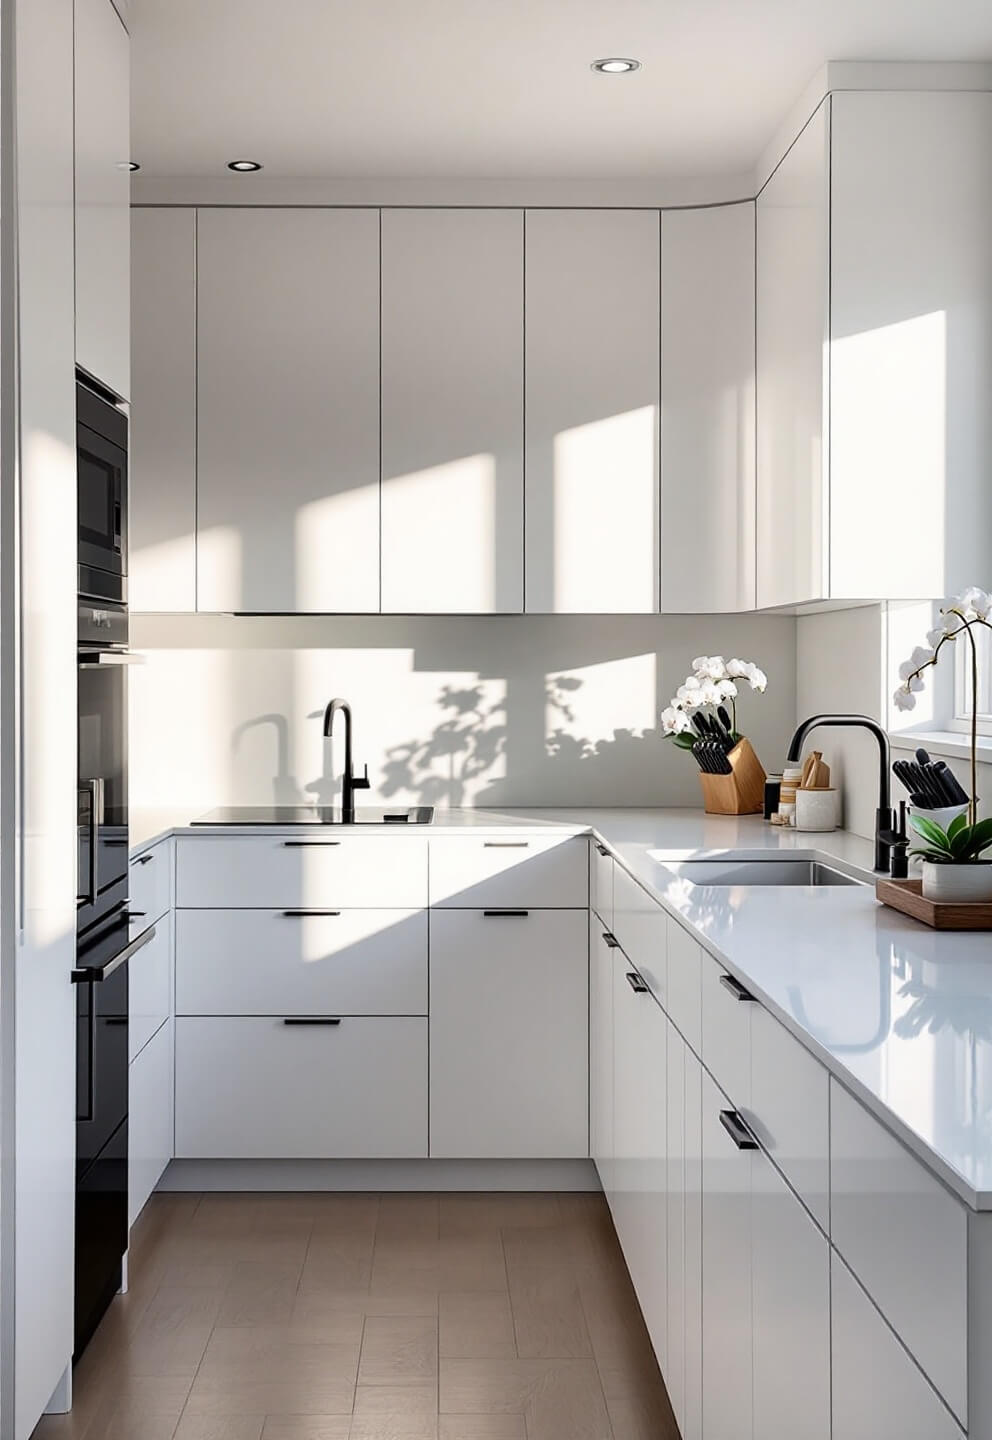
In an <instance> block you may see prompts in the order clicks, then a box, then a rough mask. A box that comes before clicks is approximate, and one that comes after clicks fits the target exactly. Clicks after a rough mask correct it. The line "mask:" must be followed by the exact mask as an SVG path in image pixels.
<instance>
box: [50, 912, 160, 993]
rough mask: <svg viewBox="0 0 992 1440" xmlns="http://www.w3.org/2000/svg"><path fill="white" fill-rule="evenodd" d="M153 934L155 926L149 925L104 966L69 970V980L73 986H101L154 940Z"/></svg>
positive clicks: (84, 966)
mask: <svg viewBox="0 0 992 1440" xmlns="http://www.w3.org/2000/svg"><path fill="white" fill-rule="evenodd" d="M124 918H125V920H126V919H127V917H126V916H125V917H124ZM155 934H156V931H155V926H154V925H149V927H148V929H147V930H145V931H143V932H142V933H141V934H140V935H139V936H138V938H137V939H136V940H132V941H131V943H130V945H125V947H124V949H123V950H120V951H119V952H118V953H117V954H116V955H115V956H114V957H113V959H112V960H108V961H107V963H106V965H89V966H87V965H83V966H80V967H79V969H77V970H70V972H69V979H70V980H71V981H72V983H73V985H99V984H102V982H103V981H104V980H109V979H110V977H111V975H113V974H114V972H115V971H117V970H119V969H120V968H121V966H122V965H124V964H126V963H127V961H128V960H131V959H133V958H134V956H135V955H137V953H138V951H139V950H142V949H144V947H145V946H146V945H148V944H149V943H150V942H151V941H152V940H154V939H155Z"/></svg>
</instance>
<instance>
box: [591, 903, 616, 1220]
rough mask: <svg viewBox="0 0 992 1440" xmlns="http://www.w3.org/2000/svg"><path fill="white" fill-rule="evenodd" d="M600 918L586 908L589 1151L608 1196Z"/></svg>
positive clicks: (609, 1103) (609, 1062) (607, 1010)
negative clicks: (587, 922)
mask: <svg viewBox="0 0 992 1440" xmlns="http://www.w3.org/2000/svg"><path fill="white" fill-rule="evenodd" d="M608 933H609V932H608V931H607V932H604V930H603V923H602V920H601V919H600V918H599V916H598V915H596V914H595V912H594V911H591V910H590V912H589V1154H590V1155H591V1156H592V1158H593V1161H594V1162H595V1165H596V1169H597V1171H598V1172H599V1179H600V1183H601V1185H602V1187H603V1192H604V1194H605V1195H606V1197H607V1199H609V1198H610V1196H611V1195H612V1193H613V956H614V954H615V951H614V949H613V947H612V945H611V944H610V942H609V941H608V940H607V938H606V937H607V935H608Z"/></svg>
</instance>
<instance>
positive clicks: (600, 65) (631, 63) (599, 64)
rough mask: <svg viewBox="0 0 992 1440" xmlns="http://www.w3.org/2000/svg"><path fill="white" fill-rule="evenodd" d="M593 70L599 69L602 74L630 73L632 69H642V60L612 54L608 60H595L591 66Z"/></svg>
mask: <svg viewBox="0 0 992 1440" xmlns="http://www.w3.org/2000/svg"><path fill="white" fill-rule="evenodd" d="M589 68H590V69H591V70H598V71H599V73H600V74H601V75H628V74H629V73H630V71H631V70H640V68H641V62H640V60H624V59H621V57H620V56H618V55H613V56H610V57H609V59H607V60H594V61H593V62H592V65H591V66H590V67H589Z"/></svg>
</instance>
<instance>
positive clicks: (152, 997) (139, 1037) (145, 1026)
mask: <svg viewBox="0 0 992 1440" xmlns="http://www.w3.org/2000/svg"><path fill="white" fill-rule="evenodd" d="M145 923H146V925H147V922H145ZM127 984H128V996H127V1015H128V1030H127V1050H128V1059H129V1060H133V1059H134V1057H135V1056H136V1055H137V1054H138V1052H139V1051H140V1050H141V1049H142V1048H143V1047H144V1046H145V1045H147V1044H148V1042H149V1040H150V1039H151V1038H152V1036H153V1035H154V1034H155V1032H156V1030H158V1029H159V1027H160V1026H161V1025H163V1024H164V1023H165V1021H166V1020H167V1019H168V1018H169V1015H170V1014H171V1011H172V915H171V914H168V913H167V914H165V915H163V916H162V917H161V919H159V920H156V922H155V934H154V936H153V937H152V939H151V940H149V942H148V944H147V945H143V946H142V947H141V949H140V950H139V951H138V952H137V953H136V954H135V955H134V956H133V957H132V958H131V959H130V960H129V961H128V970H127Z"/></svg>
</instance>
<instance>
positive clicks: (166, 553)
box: [128, 206, 196, 612]
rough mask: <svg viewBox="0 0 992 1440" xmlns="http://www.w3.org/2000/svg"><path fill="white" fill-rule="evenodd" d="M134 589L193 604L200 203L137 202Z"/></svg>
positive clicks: (163, 606) (144, 595) (143, 602)
mask: <svg viewBox="0 0 992 1440" xmlns="http://www.w3.org/2000/svg"><path fill="white" fill-rule="evenodd" d="M128 466H129V483H130V511H129V517H128V519H129V551H128V598H129V602H130V605H131V609H132V610H168V611H186V612H189V611H193V610H195V609H196V211H195V210H191V209H185V208H183V207H179V206H177V207H162V208H159V207H139V208H136V209H134V210H132V211H131V433H130V445H129V451H128Z"/></svg>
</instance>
